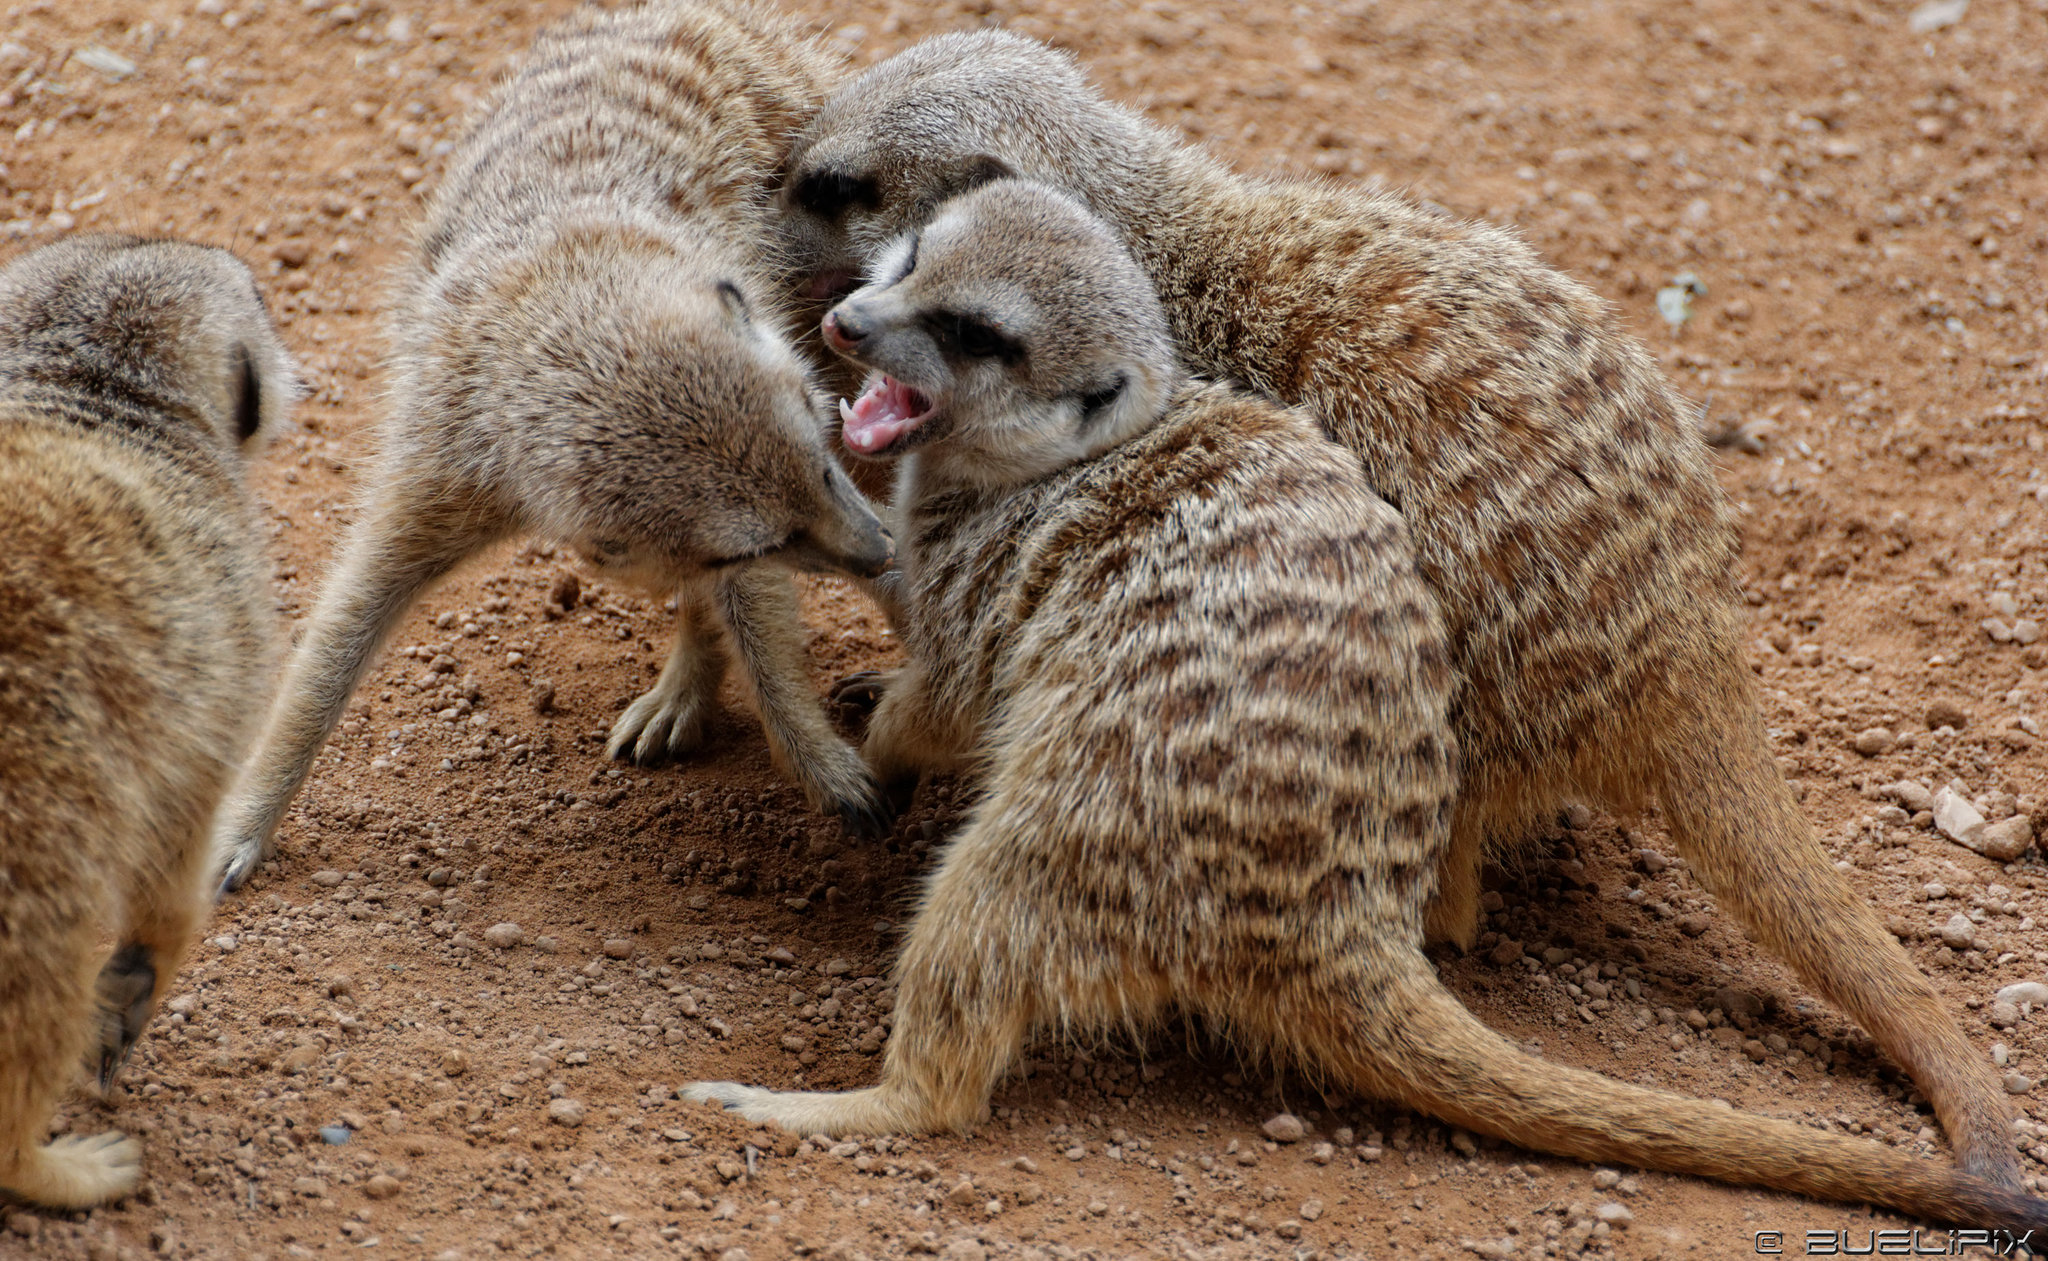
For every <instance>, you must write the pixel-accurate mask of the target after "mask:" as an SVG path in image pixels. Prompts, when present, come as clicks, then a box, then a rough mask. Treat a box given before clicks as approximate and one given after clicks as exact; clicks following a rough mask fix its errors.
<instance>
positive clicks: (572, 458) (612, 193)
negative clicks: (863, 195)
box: [222, 0, 890, 884]
mask: <svg viewBox="0 0 2048 1261" xmlns="http://www.w3.org/2000/svg"><path fill="white" fill-rule="evenodd" d="M833 71H834V63H833V62H832V60H831V59H830V58H829V57H827V56H826V55H825V54H824V53H823V52H821V51H820V50H819V49H818V48H817V47H816V45H815V42H814V41H813V40H811V39H810V38H809V37H807V36H805V35H804V34H803V33H802V32H801V31H799V30H798V29H797V28H796V27H795V24H794V23H792V22H790V21H788V20H786V19H784V18H782V17H780V16H779V15H777V14H775V13H774V12H773V11H771V10H769V9H766V8H763V7H757V6H755V5H753V4H751V3H748V2H747V0H654V2H652V3H648V4H644V5H639V6H635V7H630V8H623V9H619V10H616V11H610V12H607V11H603V10H598V9H594V8H592V9H585V10H583V11H581V12H579V13H578V14H576V15H575V16H573V17H571V18H570V19H569V20H568V21H566V22H564V23H563V24H561V25H559V26H556V27H554V28H551V29H550V30H549V31H547V32H545V33H543V34H542V35H541V36H540V37H539V38H538V39H537V40H536V41H535V42H534V46H533V48H532V50H531V53H530V55H529V56H528V58H527V60H526V62H525V64H524V66H523V68H522V69H521V70H520V71H519V72H518V73H517V74H516V75H515V76H513V77H512V78H511V79H510V80H509V81H508V82H507V83H506V84H505V85H504V86H503V87H502V88H500V89H499V91H498V93H497V95H496V97H495V98H494V99H493V100H492V102H491V103H490V104H489V106H488V107H487V108H486V109H485V111H484V113H483V114H482V116H481V117H480V118H479V120H478V121H477V122H476V124H475V125H474V126H473V127H472V128H471V129H470V132H469V134H468V136H467V138H466V139H465V140H464V141H463V142H462V144H461V146H460V147H459V148H457V149H456V151H455V152H454V154H453V155H451V156H450V158H449V167H448V172H447V175H446V176H445V177H444V179H443V180H442V183H441V186H440V188H439V190H438V191H437V192H436V193H435V195H434V197H433V200H432V201H431V203H430V204H429V205H428V207H427V211H426V220H425V223H424V224H423V225H422V227H421V230H420V232H419V236H418V240H417V249H416V252H415V255H414V257H413V258H412V260H411V261H410V263H409V265H408V266H407V268H406V270H405V271H404V273H403V275H402V276H401V279H400V291H401V292H400V299H399V307H398V311H397V314H396V317H395V320H394V323H395V337H394V342H395V346H394V353H393V356H392V365H393V384H392V389H391V391H390V396H389V398H388V400H387V407H388V412H387V418H386V421H385V423H384V424H383V426H382V429H381V433H380V438H381V450H380V451H379V453H378V463H377V466H376V469H375V471H374V472H373V473H372V474H371V476H370V478H369V484H368V487H367V493H366V494H365V496H364V498H363V501H362V504H361V505H360V508H359V520H358V521H357V522H356V524H355V525H354V527H353V528H352V529H351V531H350V532H349V536H348V539H347V541H346V543H345V545H344V547H343V548H342V551H341V556H340V559H339V562H338V563H337V565H336V567H335V570H334V572H333V573H332V574H331V575H330V576H329V577H328V579H327V582H326V585H325V587H324V589H323V591H322V593H321V598H320V601H319V604H318V606H317V607H316V608H315V609H314V611H313V615H312V618H311V621H310V623H309V625H308V627H307V629H306V634H305V638H304V640H303V642H302V643H301V644H300V646H299V648H298V650H297V651H296V653H295V654H294V656H293V659H292V663H291V667H290V671H289V674H288V676H287V678H286V681H285V685H284V688H283V690H282V692H281V693H280V695H279V697H278V700H277V704H276V706H275V708H274V709H273V711H272V713H271V717H270V722H269V725H268V728H267V729H266V732H265V734H264V737H263V740H262V742H261V744H260V746H259V749H258V751H257V753H256V756H255V757H254V759H253V760H252V761H251V763H250V765H249V767H248V768H247V769H246V771H245V772H244V775H243V777H242V780H241V783H240V784H239V786H238V787H237V790H236V795H235V801H234V803H233V805H232V806H231V808H230V809H229V810H228V811H227V812H225V814H224V816H223V825H222V826H223V834H222V840H223V845H224V847H225V848H226V850H227V851H228V852H229V854H230V862H229V866H228V869H227V877H228V881H229V883H230V884H239V883H241V881H243V880H244V879H246V878H247V876H248V874H249V872H250V871H251V870H252V869H253V868H254V866H255V864H256V863H257V862H258V861H260V860H261V858H262V857H263V856H264V855H265V854H266V853H267V852H268V851H269V848H270V845H271V838H272V835H273V833H274V832H275V830H276V827H277V824H278V821H279V820H280V819H281V818H282V816H283V814H284V811H285V808H286V806H287V805H289V803H290V801H291V798H292V796H293V794H295V793H296V792H297V791H298V788H299V785H300V784H301V783H302V782H303V781H304V779H305V776H306V772H307V770H308V768H309V767H310V766H311V764H312V760H313V757H314V755H315V754H316V753H317V752H318V750H319V747H320V745H321V744H322V743H323V742H324V741H325V740H326V738H327V736H328V734H329V733H330V732H331V731H332V730H333V727H334V724H335V722H336V721H337V720H338V719H339V718H340V716H341V712H342V709H343V707H344V706H345V705H346V704H347V702H348V698H349V695H350V693H351V692H352V691H353V690H354V688H355V685H356V682H357V680H359V679H360V678H361V677H362V673H363V671H364V670H365V669H366V668H367V667H368V664H369V661H370V657H371V655H372V654H373V653H374V652H375V651H376V649H377V646H378V645H379V644H380V643H381V642H382V641H383V639H384V637H385V635H386V634H387V633H388V632H389V631H390V629H391V628H392V627H393V626H394V625H395V624H396V622H397V620H398V618H399V616H400V615H401V614H403V613H404V611H405V610H406V608H407V607H408V606H409V605H410V604H411V602H412V601H413V599H414V598H415V597H416V596H417V595H418V593H419V592H420V591H421V590H422V589H423V588H425V587H426V586H427V585H428V584H429V583H431V582H434V581H436V580H438V579H439V578H441V577H442V576H443V575H445V574H446V573H447V572H448V571H449V570H450V569H452V568H453V567H454V566H455V565H456V564H457V563H458V562H460V561H462V560H463V559H464V558H466V557H468V556H470V555H472V554H473V553H475V552H476V551H477V550H479V549H480V548H482V547H484V546H485V545H487V544H488V543H490V542H492V541H493V540H495V539H498V538H502V537H505V536H507V535H511V534H515V533H521V532H537V533H542V534H547V535H551V536H553V537H555V538H559V539H563V540H566V541H569V542H572V543H574V544H575V545H577V546H578V547H579V548H581V549H582V550H583V551H584V553H585V554H586V555H588V556H590V557H592V558H593V559H595V560H596V561H598V562H599V563H600V564H605V565H610V566H616V567H617V568H618V569H619V570H620V571H621V572H622V573H624V574H627V575H629V576H637V577H639V578H641V579H643V580H646V581H649V582H651V583H658V584H660V585H662V586H664V587H665V588H666V589H668V590H671V591H679V592H680V598H679V613H678V623H677V630H676V639H675V644H674V648H673V650H672V651H671V653H670V656H669V659H668V663H667V665H666V667H665V668H664V669H663V670H662V673H661V677H660V679H659V681H658V682H657V683H656V684H655V686H654V687H653V689H652V690H650V691H649V692H648V693H647V694H646V695H644V696H642V697H640V698H639V699H638V700H636V701H634V702H633V704H632V705H631V706H630V707H629V708H628V709H627V710H626V712H625V713H624V715H622V716H621V717H620V719H619V720H618V722H617V724H616V725H615V726H614V727H613V729H612V740H611V745H610V748H609V749H608V752H610V753H611V754H612V755H614V756H631V757H635V758H639V759H641V760H653V759H654V758H657V757H660V756H663V755H666V754H669V753H678V752H682V751H684V750H686V749H688V748H690V747H691V746H692V745H694V744H695V743H696V742H697V741H698V740H699V739H700V738H701V736H702V734H703V728H704V724H705V720H706V719H707V718H708V716H709V714H710V712H711V710H712V707H713V706H714V704H715V702H716V698H717V689H718V683H719V680H720V677H721V676H722V675H723V673H724V666H725V660H724V654H723V651H722V649H721V647H720V645H719V642H718V629H717V624H716V622H714V621H713V620H712V617H711V614H712V610H713V608H714V607H715V608H717V609H718V610H719V611H720V612H722V614H723V620H724V621H725V623H726V625H727V626H728V628H729V629H730V630H731V631H732V632H733V635H734V637H735V639H736V641H737V643H738V646H739V648H740V656H741V659H742V660H743V662H744V663H745V665H746V666H747V668H748V674H749V678H750V681H751V682H752V684H753V687H754V691H755V695H756V697H757V699H758V701H759V704H760V710H761V715H762V719H763V722H764V724H765V726H766V728H767V731H768V736H769V744H770V747H771V748H772V749H773V750H774V751H775V752H776V753H777V754H778V755H779V756H780V757H781V758H782V760H783V761H784V763H785V764H786V765H787V766H788V767H789V769H790V770H791V771H792V772H793V773H794V775H795V776H796V778H797V779H798V781H799V782H800V783H801V784H802V785H803V787H804V789H805V791H806V793H807V794H808V795H809V796H810V798H811V800H812V802H813V804H814V805H817V806H819V807H820V808H824V809H829V810H836V811H838V812H840V813H841V814H842V815H844V816H846V817H848V818H849V820H851V821H854V822H860V821H863V820H871V819H873V818H874V817H875V815H876V812H877V809H878V805H879V802H878V799H877V797H876V795H875V793H874V790H873V786H872V784H871V783H870V781H869V779H868V777H867V772H866V770H865V768H864V767H863V765H862V763H861V761H860V758H859V756H858V755H857V754H856V753H854V751H853V750H852V749H851V748H849V747H848V746H847V745H846V744H845V743H844V742H842V741H841V740H840V739H839V738H838V736H837V735H836V734H834V733H833V731H832V729H831V726H830V724H829V723H828V722H827V721H826V719H825V716H824V711H823V707H822V704H821V702H820V699H819V698H818V697H817V696H816V695H814V694H813V693H812V691H811V689H810V687H809V684H808V682H807V681H806V680H805V678H804V675H803V671H802V668H801V664H800V662H801V655H802V643H801V640H800V638H799V637H798V626H799V623H798V620H797V613H796V604H795V599H794V593H793V592H792V591H791V589H790V583H789V581H788V578H787V577H786V576H785V575H783V574H781V573H777V572H774V571H772V570H764V569H762V568H761V567H760V566H759V565H757V564H756V563H755V562H760V561H764V560H768V561H779V562H783V563H785V564H802V565H806V566H812V567H825V568H834V569H838V570H840V571H843V572H848V573H852V574H856V575H862V576H865V575H871V574H874V573H877V572H879V571H880V570H881V569H882V568H883V567H884V566H885V565H886V564H887V563H888V560H889V556H890V545H889V540H888V538H887V536H886V535H885V534H884V533H883V532H882V529H881V527H880V524H879V523H878V522H877V521H876V519H875V517H874V514H873V512H872V511H871V510H870V509H869V508H868V506H867V502H866V500H864V499H863V498H862V497H861V495H860V494H859V492H858V491H856V490H855V489H854V488H853V486H852V484H851V483H850V482H849V481H848V480H847V479H846V475H845V474H844V473H843V472H842V471H841V470H840V469H839V467H838V465H837V464H835V463H834V462H833V461H832V460H831V458H830V456H829V455H828V454H827V452H826V449H825V444H824V443H825V439H824V433H825V428H826V422H825V412H824V404H823V400H822V399H821V398H820V397H819V396H818V395H817V394H816V392H815V391H814V390H813V389H812V387H811V384H810V378H809V376H808V375H807V370H806V368H805V365H804V364H803V363H802V361H801V360H800V359H799V358H798V357H797V356H796V354H795V353H794V352H793V351H792V349H791V348H790V345H789V343H788V341H787V338H786V336H785V332H784V330H783V326H782V324H783V319H784V314H783V312H784V304H783V303H782V301H781V299H780V297H779V294H778V291H777V286H776V283H775V282H774V281H773V280H772V279H771V277H770V260H769V259H768V254H769V242H770V235H769V234H770V214H771V209H770V206H769V202H768V198H769V187H770V182H771V180H772V178H773V177H774V175H775V173H776V172H777V171H778V169H779V167H780V164H781V161H782V159H783V156H784V154H785V153H786V151H787V147H788V143H789V139H790V137H791V134H792V133H793V132H794V130H795V129H796V128H797V127H798V126H800V125H801V124H802V122H803V121H804V120H805V119H806V118H808V117H809V115H810V113H811V112H812V111H813V110H814V109H815V108H816V107H817V104H818V101H819V99H820V96H821V94H822V92H823V91H824V88H825V86H826V84H827V83H828V82H829V81H830V79H831V76H832V74H833Z"/></svg>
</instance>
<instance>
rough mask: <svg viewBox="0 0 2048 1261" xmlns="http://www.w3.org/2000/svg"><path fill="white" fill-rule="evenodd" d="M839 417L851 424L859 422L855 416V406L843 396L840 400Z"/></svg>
mask: <svg viewBox="0 0 2048 1261" xmlns="http://www.w3.org/2000/svg"><path fill="white" fill-rule="evenodd" d="M839 419H840V420H841V421H843V422H845V423H846V424H849V425H851V424H856V423H858V422H857V421H856V420H855V418H854V415H853V408H852V407H851V406H850V405H849V404H848V403H847V401H846V400H845V399H843V398H842V399H840V400H839Z"/></svg>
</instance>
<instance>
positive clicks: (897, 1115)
mask: <svg viewBox="0 0 2048 1261" xmlns="http://www.w3.org/2000/svg"><path fill="white" fill-rule="evenodd" d="M682 1094H683V1097H684V1098H685V1099H694V1100H696V1101H697V1102H699V1103H716V1104H721V1105H723V1106H724V1108H725V1110H726V1111H727V1112H736V1113H738V1114H739V1115H740V1116H741V1117H744V1118H745V1119H746V1120H748V1121H751V1122H753V1123H754V1124H756V1125H773V1126H776V1127H778V1128H780V1129H785V1130H788V1131H789V1132H790V1133H792V1134H828V1135H830V1134H890V1133H901V1132H902V1131H903V1125H902V1121H903V1115H904V1113H903V1109H902V1108H901V1107H900V1106H898V1105H897V1104H896V1103H895V1101H894V1100H893V1099H892V1098H891V1096H890V1092H889V1091H887V1090H884V1089H883V1088H881V1087H879V1086H875V1087H870V1088H868V1089H866V1090H847V1091H836V1092H834V1091H803V1090H764V1089H762V1088H761V1087H759V1086H742V1085H740V1084H739V1083H738V1082H730V1081H700V1082H692V1083H691V1084H690V1085H688V1086H685V1087H683V1091H682Z"/></svg>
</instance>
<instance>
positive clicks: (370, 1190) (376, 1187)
mask: <svg viewBox="0 0 2048 1261" xmlns="http://www.w3.org/2000/svg"><path fill="white" fill-rule="evenodd" d="M404 1189H405V1187H404V1184H402V1183H400V1182H399V1180H398V1179H396V1178H394V1177H392V1176H391V1175H390V1174H388V1173H380V1174H377V1175H375V1176H373V1177H372V1178H371V1179H370V1180H369V1181H368V1182H365V1183H364V1184H363V1194H364V1195H367V1196H369V1197H370V1198H371V1199H373V1200H388V1199H390V1198H391V1197H392V1196H394V1195H397V1194H398V1193H399V1192H400V1191H403V1190H404Z"/></svg>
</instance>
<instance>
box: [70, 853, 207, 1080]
mask: <svg viewBox="0 0 2048 1261" xmlns="http://www.w3.org/2000/svg"><path fill="white" fill-rule="evenodd" d="M207 859H208V853H207V838H206V833H205V829H204V828H203V827H201V826H198V825H195V826H194V827H193V829H192V832H191V835H190V838H189V840H188V841H187V843H186V845H185V847H184V849H183V851H182V852H181V853H180V854H178V855H177V859H176V861H175V862H172V863H170V864H168V865H166V866H163V867H155V866H154V865H153V867H152V870H151V871H150V872H149V874H148V875H147V876H145V877H144V881H145V883H144V884H143V885H142V887H140V888H139V889H137V890H136V891H134V892H133V893H132V894H131V895H130V896H129V899H128V904H129V907H130V912H129V918H130V920H131V924H130V927H129V930H128V939H127V940H126V941H124V942H123V943H122V944H121V945H120V947H119V948H117V949H116V950H115V951H114V953H113V955H112V956H111V957H110V958H108V960H107V962H106V963H105V964H104V965H103V966H102V967H101V968H100V976H99V984H98V991H99V1007H100V1045H99V1048H98V1054H97V1056H95V1057H94V1058H95V1059H96V1060H97V1065H96V1067H97V1069H98V1074H99V1086H100V1090H101V1091H103V1092H104V1091H106V1090H109V1089H111V1088H112V1086H113V1084H114V1078H115V1077H116V1076H117V1075H118V1074H119V1073H120V1071H121V1067H122V1065H124V1064H126V1063H127V1061H128V1057H129V1055H130V1054H132V1053H133V1052H134V1050H135V1044H136V1042H137V1041H139V1040H140V1039H141V1037H142V1033H143V1031H144V1030H145V1029H147V1028H148V1027H149V1021H150V1018H151V1017H152V1016H154V1015H155V1014H156V1009H157V1005H158V1004H159V1003H161V1002H162V1001H163V999H164V995H165V994H167V993H169V992H170V988H171V984H172V982H173V981H175V980H176V979H177V975H178V968H179V966H180V965H181V964H182V963H183V962H184V959H185V952H186V951H187V950H188V949H190V947H191V944H192V941H193V939H194V938H196V937H197V936H198V935H199V929H200V926H201V925H202V924H203V923H204V922H205V920H206V915H207V912H208V910H209V909H210V905H209V899H208V898H207V882H208V875H207V871H206V863H207Z"/></svg>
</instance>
